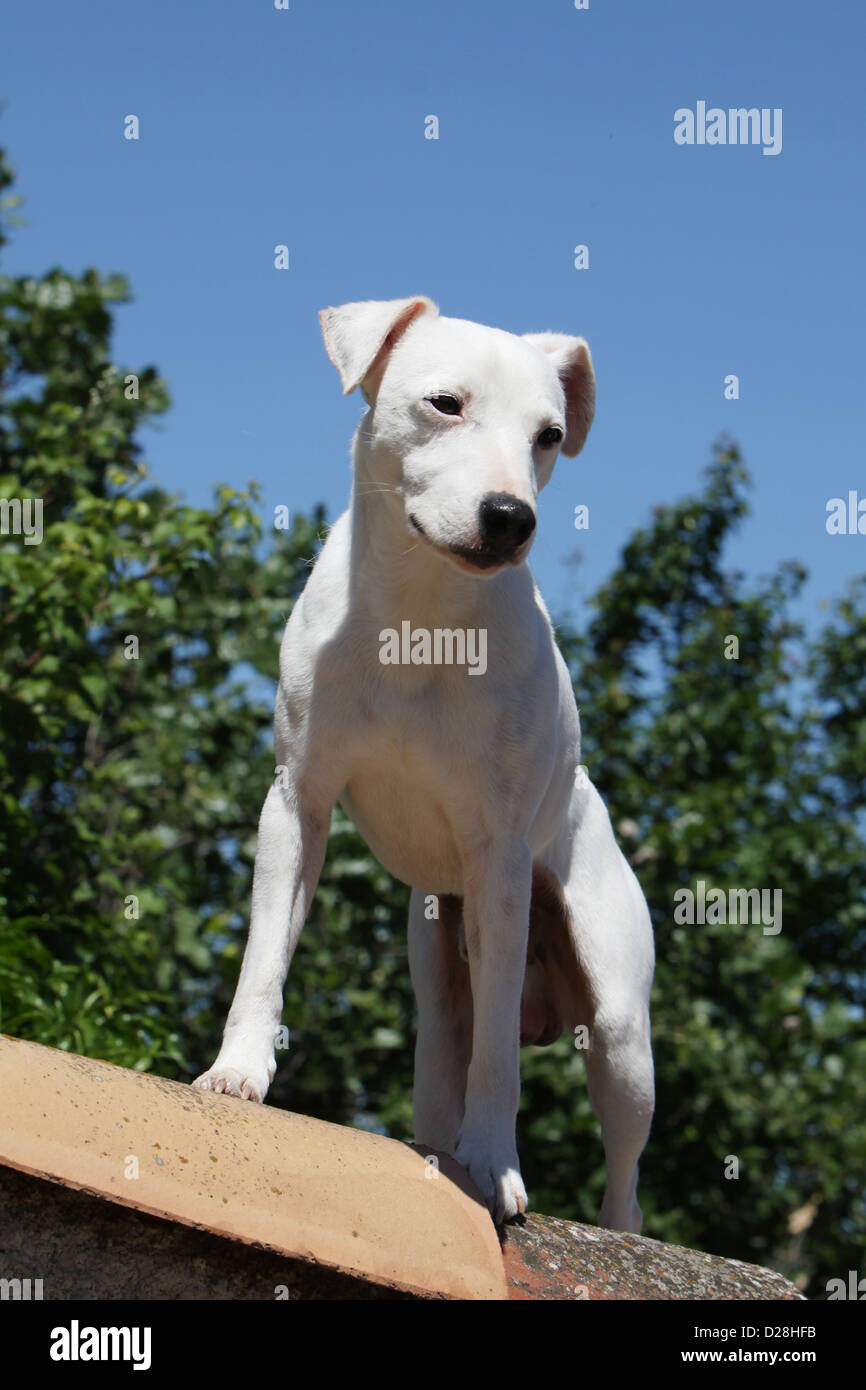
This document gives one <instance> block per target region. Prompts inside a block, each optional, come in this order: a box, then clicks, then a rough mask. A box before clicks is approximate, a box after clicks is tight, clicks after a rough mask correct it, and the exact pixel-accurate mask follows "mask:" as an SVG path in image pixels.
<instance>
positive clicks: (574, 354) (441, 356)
mask: <svg viewBox="0 0 866 1390" xmlns="http://www.w3.org/2000/svg"><path fill="white" fill-rule="evenodd" d="M319 318H320V320H321V324H322V333H323V335H324V339H325V347H326V348H327V351H328V356H329V357H330V359H331V361H332V362H333V364H334V366H335V367H336V368H337V371H338V372H339V373H340V379H341V381H342V383H343V390H344V392H349V391H354V389H355V387H356V386H360V387H361V389H362V391H363V393H364V398H365V399H366V401H367V403H368V405H369V406H370V411H369V412H368V414H367V416H366V417H365V420H364V423H363V427H362V428H363V450H364V457H365V460H367V468H368V480H369V481H372V482H375V483H379V484H382V485H383V486H384V487H385V488H388V489H393V490H394V494H392V495H396V496H397V497H399V498H400V499H402V506H403V507H404V509H405V520H406V524H407V526H408V527H409V528H411V529H412V530H413V531H414V532H415V533H416V534H417V535H419V536H421V537H422V538H423V540H424V542H425V543H426V544H427V545H430V546H432V547H433V548H434V549H435V550H437V551H438V552H439V553H440V554H441V555H442V556H443V557H444V558H445V559H446V560H447V561H449V562H451V563H453V564H456V565H458V566H459V567H460V568H461V569H463V570H467V571H470V572H471V573H474V574H477V575H491V574H494V573H496V571H497V570H500V569H502V568H503V566H505V565H519V564H520V563H521V562H522V561H523V560H524V559H525V558H526V555H527V553H528V551H529V548H530V546H531V544H532V538H533V535H534V533H535V524H536V516H537V506H536V499H537V497H538V493H539V491H540V490H541V488H543V487H544V485H545V483H546V482H547V481H548V480H549V478H550V475H551V473H552V472H553V465H554V463H555V462H556V457H557V454H559V453H560V452H561V453H563V454H567V455H569V456H571V457H573V456H574V455H575V454H577V453H579V452H580V450H581V449H582V447H583V444H584V441H585V439H586V436H587V434H588V432H589V427H590V425H591V424H592V417H593V411H594V407H595V375H594V373H593V369H592V359H591V358H590V355H589V348H588V347H587V345H586V343H585V342H584V340H583V338H570V337H567V336H566V335H565V334H561V333H530V334H526V335H524V336H523V337H517V336H515V335H514V334H512V333H504V332H502V331H501V330H500V329H498V328H485V327H483V326H482V325H481V324H478V323H469V322H466V321H465V320H463V319H449V318H441V317H440V316H439V311H438V309H437V308H436V305H435V304H433V303H432V302H431V300H429V299H425V298H424V297H423V296H418V297H415V298H412V299H392V300H386V301H381V302H380V301H375V300H370V301H368V302H365V303H360V304H344V305H342V307H341V308H339V309H323V310H322V312H321V313H320V315H319Z"/></svg>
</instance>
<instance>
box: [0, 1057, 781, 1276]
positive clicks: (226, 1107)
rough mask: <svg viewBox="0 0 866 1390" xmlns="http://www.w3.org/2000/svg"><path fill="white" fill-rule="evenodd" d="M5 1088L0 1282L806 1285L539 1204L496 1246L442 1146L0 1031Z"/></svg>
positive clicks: (472, 1192) (0, 1133)
mask: <svg viewBox="0 0 866 1390" xmlns="http://www.w3.org/2000/svg"><path fill="white" fill-rule="evenodd" d="M0 1098H2V1100H0V1113H2V1123H0V1280H5V1281H11V1282H9V1283H6V1284H3V1285H2V1286H0V1298H4V1299H5V1298H8V1297H12V1298H15V1297H19V1296H21V1297H27V1296H30V1297H33V1296H34V1294H33V1292H32V1291H31V1289H28V1291H27V1292H25V1281H27V1280H30V1281H31V1287H32V1281H34V1280H41V1281H42V1286H41V1291H40V1292H41V1296H42V1297H44V1298H45V1299H64V1300H66V1299H106V1300H113V1299H142V1300H148V1299H206V1300H218V1299H232V1300H236V1299H246V1300H269V1301H273V1300H274V1299H277V1298H284V1299H293V1300H295V1299H340V1300H344V1299H384V1298H392V1299H393V1298H397V1299H413V1298H415V1299H417V1298H422V1299H428V1298H445V1299H471V1300H474V1299H484V1300H489V1299H514V1300H518V1301H525V1300H533V1301H549V1300H558V1301H560V1300H565V1299H568V1300H576V1299H577V1300H588V1301H590V1302H596V1301H608V1300H620V1299H629V1300H634V1299H641V1300H647V1299H664V1300H677V1301H679V1300H682V1299H689V1300H719V1299H724V1300H731V1299H736V1300H742V1299H750V1300H755V1299H757V1300H778V1299H784V1300H793V1299H802V1295H801V1294H800V1292H799V1291H798V1290H797V1289H796V1288H795V1287H794V1286H793V1285H792V1284H790V1283H789V1282H788V1281H787V1280H786V1279H784V1278H783V1277H782V1276H781V1275H779V1274H776V1273H774V1272H773V1271H771V1270H767V1269H763V1268H761V1267H760V1266H758V1265H751V1264H743V1263H741V1262H740V1261H737V1260H727V1259H720V1258H718V1257H717V1256H713V1255H706V1254H703V1253H701V1252H700V1251H695V1250H685V1249H682V1248H681V1247H679V1246H675V1245H665V1244H662V1243H661V1242H660V1241H655V1240H651V1239H647V1238H646V1237H642V1236H630V1235H622V1234H619V1233H617V1232H613V1231H604V1230H600V1229H599V1228H598V1227H595V1226H583V1225H579V1224H577V1223H574V1222H569V1221H561V1220H557V1219H555V1218H553V1217H547V1216H539V1215H536V1214H535V1213H532V1214H530V1216H529V1217H528V1218H527V1219H526V1220H525V1221H524V1222H523V1223H522V1224H514V1225H511V1226H509V1227H507V1228H506V1229H505V1231H504V1232H503V1233H502V1237H501V1239H502V1248H501V1250H500V1242H499V1239H498V1238H497V1234H496V1231H495V1229H494V1226H493V1223H492V1222H491V1220H490V1216H489V1214H488V1212H487V1209H486V1207H485V1206H484V1204H483V1202H482V1201H481V1198H480V1195H479V1193H478V1192H477V1190H476V1189H475V1187H474V1186H473V1184H472V1183H471V1181H470V1180H469V1178H468V1176H467V1174H466V1173H465V1172H464V1171H463V1169H462V1168H460V1167H459V1165H458V1164H456V1163H455V1162H454V1160H453V1159H451V1158H448V1157H446V1156H445V1155H441V1154H440V1155H437V1160H438V1167H437V1165H433V1164H429V1163H427V1162H426V1161H425V1159H426V1154H427V1151H426V1150H425V1149H424V1148H423V1147H421V1146H418V1145H415V1146H412V1145H409V1144H400V1143H397V1142H396V1141H395V1140H392V1139H384V1138H382V1137H381V1136H379V1135H375V1134H368V1133H366V1132H364V1131H361V1130H355V1129H349V1128H346V1127H344V1126H340V1125H332V1124H326V1123H325V1122H324V1121H321V1120H312V1119H309V1118H307V1117H306V1116H303V1115H293V1114H290V1113H289V1112H288V1111H284V1110H276V1109H274V1108H272V1107H270V1106H259V1105H253V1104H251V1103H250V1102H248V1101H240V1100H237V1099H235V1098H233V1097H231V1096H223V1095H216V1094H213V1093H212V1092H206V1091H196V1090H193V1089H192V1087H189V1086H182V1085H179V1084H177V1083H176V1082H173V1081H166V1080H165V1079H163V1078H162V1077H158V1076H147V1075H144V1074H142V1073H140V1072H134V1071H128V1070H126V1069H125V1068H123V1067H114V1066H111V1065H110V1064H109V1063H107V1062H100V1061H94V1060H91V1059H89V1058H86V1057H77V1056H75V1055H73V1054H71V1053H68V1052H61V1051H57V1050H55V1049H53V1048H49V1047H41V1046H39V1045H38V1044H36V1043H28V1042H22V1041H19V1040H18V1039H16V1038H8V1037H4V1036H3V1035H0ZM431 1174H437V1175H436V1176H431ZM19 1280H20V1281H22V1282H21V1284H20V1285H19V1284H18V1283H17V1281H19ZM37 1296H38V1295H37Z"/></svg>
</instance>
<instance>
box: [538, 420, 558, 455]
mask: <svg viewBox="0 0 866 1390" xmlns="http://www.w3.org/2000/svg"><path fill="white" fill-rule="evenodd" d="M563 438H564V435H563V433H562V430H561V429H560V428H559V425H548V427H547V429H546V430H542V431H541V434H540V435H539V436H538V438H537V440H536V441H535V442H536V444H540V445H541V447H542V449H553V448H555V447H556V445H557V444H561V443H562V441H563Z"/></svg>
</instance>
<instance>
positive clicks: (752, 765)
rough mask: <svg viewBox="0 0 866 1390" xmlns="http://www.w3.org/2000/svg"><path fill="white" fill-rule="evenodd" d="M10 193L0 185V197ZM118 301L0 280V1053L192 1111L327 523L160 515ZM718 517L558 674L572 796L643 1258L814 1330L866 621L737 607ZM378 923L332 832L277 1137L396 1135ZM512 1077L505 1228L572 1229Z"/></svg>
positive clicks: (398, 1049) (858, 1079) (540, 1117)
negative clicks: (599, 884) (18, 1039)
mask: <svg viewBox="0 0 866 1390" xmlns="http://www.w3.org/2000/svg"><path fill="white" fill-rule="evenodd" d="M10 181H11V174H10V171H9V169H8V166H7V165H6V164H5V162H4V161H3V160H2V158H0V195H2V194H3V193H4V191H5V189H6V188H8V187H9V185H10ZM8 205H9V201H8V199H6V206H7V208H8ZM0 215H2V210H0ZM2 240H3V230H2V226H0V244H2ZM128 294H129V291H128V287H127V284H126V282H125V281H124V280H123V278H122V277H121V276H118V275H109V276H101V275H99V274H98V273H97V272H96V271H93V270H89V271H87V272H85V274H84V275H82V276H80V277H77V278H76V277H73V276H70V275H67V274H66V273H65V272H63V271H62V270H59V269H52V270H50V271H49V272H48V273H47V274H45V275H44V276H42V277H41V278H28V277H18V278H14V277H5V276H4V277H0V507H3V504H4V501H5V503H7V504H11V505H7V506H6V508H5V510H4V512H3V515H4V517H5V523H4V526H5V529H4V532H3V534H0V657H2V660H0V1028H2V1029H3V1030H4V1031H6V1032H11V1033H14V1034H18V1035H20V1036H22V1037H27V1038H33V1039H35V1040H37V1041H40V1042H44V1043H48V1044H50V1045H52V1046H56V1047H64V1048H70V1049H72V1050H74V1051H78V1052H82V1053H86V1054H89V1055H93V1056H101V1057H105V1058H107V1059H109V1060H111V1061H115V1062H118V1063H122V1064H125V1065H128V1066H136V1067H139V1068H143V1069H148V1068H152V1069H153V1070H155V1071H158V1072H160V1073H162V1074H164V1075H168V1076H173V1077H177V1078H179V1079H191V1077H192V1076H193V1075H195V1073H196V1072H197V1071H198V1070H200V1069H202V1068H203V1067H204V1066H205V1065H207V1064H209V1063H210V1061H212V1060H213V1056H214V1055H215V1050H216V1047H217V1045H218V1041H219V1035H220V1031H221V1027H222V1023H223V1021H224V1017H225V1013H226V1010H227V1007H228V1003H229V1001H230V997H231V992H232V989H233V987H234V983H235V979H236V976H237V970H238V966H239V962H240V955H241V952H242V949H243V942H244V935H245V926H246V921H247V916H248V910H249V890H250V882H251V865H252V856H253V853H254V847H255V825H256V820H257V816H258V812H259V808H260V805H261V802H262V799H263V796H264V793H265V790H266V788H267V786H268V784H269V782H270V779H271V778H272V776H273V753H272V749H271V742H270V723H271V709H272V696H273V683H274V680H275V677H276V672H277V659H278V643H279V634H280V630H281V628H282V625H283V623H284V621H285V619H286V617H287V616H288V614H289V612H290V611H291V607H292V603H293V602H294V599H295V598H296V596H297V595H298V593H299V592H300V590H301V588H302V586H303V583H304V581H305V578H306V575H307V573H308V566H309V562H310V559H311V558H312V557H313V556H314V554H315V551H316V547H317V544H318V536H319V534H320V531H321V527H322V525H323V521H324V518H323V515H322V513H321V512H318V513H317V514H316V515H315V516H314V517H312V518H309V519H307V518H304V517H296V518H295V519H294V522H293V528H292V530H291V531H290V532H288V533H284V532H273V531H272V532H271V534H270V535H269V537H268V538H267V539H265V538H264V537H263V533H262V526H261V522H260V519H259V517H258V514H257V494H256V491H255V488H254V487H253V486H252V485H251V486H250V488H249V489H248V490H247V491H245V492H237V491H235V490H234V489H232V488H229V487H219V488H217V490H216V493H215V497H214V502H213V505H212V507H210V508H192V507H188V506H186V505H185V504H184V503H183V502H182V501H181V500H180V499H178V498H176V497H173V496H171V495H169V494H168V493H166V492H165V491H164V490H162V489H160V488H158V487H156V486H155V484H154V482H153V480H152V479H151V478H150V477H149V475H148V472H147V469H146V466H145V464H144V463H143V461H142V457H141V449H140V446H139V444H138V443H137V435H138V433H139V432H140V429H141V427H142V426H143V425H145V424H146V423H147V422H148V421H150V420H152V419H154V418H155V417H158V416H159V414H160V413H161V412H163V411H164V410H165V409H166V406H167V404H168V396H167V392H166V388H165V385H164V383H163V382H162V381H161V380H160V378H159V376H158V374H157V372H156V370H155V369H154V368H153V367H142V368H138V369H136V368H129V367H127V366H121V365H119V364H117V363H115V362H113V361H112V357H111V351H110V333H111V308H112V305H114V304H116V303H120V302H123V301H124V300H126V299H127V298H128ZM25 499H37V500H41V502H42V506H43V514H42V521H43V536H42V541H41V544H38V545H29V544H26V543H25V537H24V536H23V535H22V534H20V532H17V533H16V531H15V529H14V525H13V523H14V522H15V520H16V511H15V505H14V504H15V503H16V502H17V503H19V504H20V503H21V502H22V501H23V500H25ZM746 511H747V478H746V473H745V470H744V468H743V465H742V463H741V461H740V459H739V456H738V454H737V451H736V449H734V448H733V447H730V446H729V447H720V448H719V449H718V450H717V452H716V456H715V458H714V460H713V463H712V465H711V467H710V469H709V470H708V473H707V476H706V479H705V482H704V484H703V485H702V486H701V488H700V490H698V491H697V492H696V493H695V495H694V496H692V497H688V498H685V499H684V500H682V501H681V502H679V503H677V504H676V505H674V506H671V507H666V508H659V509H657V511H656V514H655V516H654V517H653V518H652V521H651V523H650V524H649V525H648V526H647V527H646V528H645V529H642V530H640V531H638V532H637V534H635V535H634V536H633V537H632V538H631V539H630V541H629V542H628V544H627V545H626V547H625V549H624V551H623V554H622V557H621V560H620V563H619V564H618V566H617V568H616V570H615V572H614V574H613V575H612V576H611V578H610V580H609V581H608V583H607V584H605V585H604V586H603V588H602V589H601V591H600V592H599V593H598V595H597V596H596V598H595V600H594V603H593V605H592V606H591V609H590V613H589V615H588V617H587V620H586V621H585V622H584V623H583V624H582V625H581V627H580V629H579V630H571V629H570V628H568V627H566V626H563V627H562V629H561V630H560V633H559V638H560V642H561V645H562V648H563V651H564V652H565V654H566V657H567V659H568V660H569V662H570V664H571V667H572V670H573V673H574V679H575V689H576V693H577V697H578V703H579V705H580V707H581V711H582V719H583V727H584V740H585V746H584V752H583V761H584V762H585V763H586V764H587V765H588V766H589V768H590V771H591V774H592V776H593V778H594V780H595V781H596V783H597V784H598V786H599V787H600V789H601V790H602V792H603V794H604V795H605V797H606V798H607V800H608V803H609V805H610V808H611V813H612V816H613V819H614V824H615V826H616V827H617V829H618V832H619V836H620V840H621V843H622V844H623V846H624V848H625V850H626V852H627V853H628V854H629V856H630V858H631V860H632V862H633V863H634V865H635V867H636V870H637V872H638V874H639V876H640V878H641V880H642V883H643V885H644V888H645V891H646V894H647V898H648V900H649V903H650V907H651V911H652V913H653V918H654V922H655V929H656V938H657V949H658V969H657V977H656V986H655V996H654V1045H655V1055H656V1065H657V1076H658V1108H657V1115H656V1120H655V1124H654V1127H653V1132H652V1135H651V1138H650V1143H649V1146H648V1148H647V1152H646V1155H645V1159H644V1163H643V1165H642V1201H643V1205H644V1212H645V1218H646V1225H645V1230H646V1233H647V1234H649V1235H654V1236H657V1237H659V1238H662V1239H665V1240H672V1241H679V1242H682V1243H685V1244H688V1245H694V1246H698V1247H703V1248H705V1249H708V1250H712V1251H714V1252H715V1253H718V1254H727V1255H731V1256H736V1257H739V1258H743V1259H751V1260H758V1261H762V1262H765V1263H767V1264H770V1265H773V1266H775V1267H777V1268H779V1269H782V1270H783V1271H785V1272H787V1273H789V1274H790V1275H793V1276H795V1277H797V1278H798V1279H799V1280H800V1282H801V1283H802V1284H804V1285H805V1284H807V1283H808V1284H809V1289H810V1291H811V1292H813V1293H814V1294H815V1296H818V1297H820V1296H821V1295H822V1292H823V1287H824V1282H825V1280H826V1279H827V1278H829V1277H831V1276H834V1275H839V1274H844V1273H845V1272H846V1271H847V1270H848V1269H849V1268H859V1267H860V1261H861V1260H862V1250H863V1246H864V1234H866V1211H864V1194H863V1181H862V1175H863V1170H864V1158H866V1121H864V1115H866V1065H864V1063H866V1041H864V1028H863V1008H864V1002H866V1001H864V973H863V967H862V961H863V947H864V935H866V922H864V919H866V906H864V838H866V830H864V812H863V807H864V776H866V757H864V754H866V662H864V655H866V603H864V597H866V593H864V586H863V585H862V584H860V585H855V586H853V587H852V588H851V590H850V592H849V593H847V594H846V595H844V596H843V597H842V598H840V600H839V602H838V603H837V605H836V606H835V608H834V610H833V612H832V613H831V614H830V616H829V621H828V622H827V624H826V626H825V628H824V630H823V632H821V633H820V634H819V635H818V637H817V639H813V640H811V641H810V640H807V638H806V635H805V634H804V633H803V632H802V631H801V629H800V628H799V627H798V626H797V625H796V624H795V623H794V622H793V621H792V620H791V618H790V608H791V604H792V601H793V600H794V599H795V598H796V595H797V593H798V592H799V589H800V587H801V585H802V582H803V579H804V571H803V569H802V567H800V566H798V565H787V566H783V567H781V568H780V569H779V571H778V572H777V573H776V574H775V575H773V576H771V577H770V578H769V579H768V580H766V581H764V582H762V583H758V584H754V583H751V584H750V583H747V582H746V581H745V580H744V579H743V577H742V576H740V575H736V574H731V573H729V572H727V571H726V570H725V569H724V567H723V561H724V548H725V543H726V541H727V540H728V538H729V537H730V535H731V533H732V532H733V530H734V529H735V527H736V526H737V524H738V523H739V522H740V521H741V519H742V518H743V517H744V516H745V515H746ZM732 635H733V636H736V637H737V638H738V641H739V655H738V657H737V658H736V659H732V658H731V654H730V642H729V641H728V639H729V638H730V637H731V636H732ZM131 638H135V639H136V642H137V655H136V651H135V645H136V644H135V643H133V642H131V641H130V640H129V639H131ZM726 652H727V654H726ZM699 879H703V880H705V881H706V882H707V883H708V884H710V885H712V886H714V887H720V888H725V889H727V888H729V887H731V888H750V887H759V888H771V889H772V888H780V889H782V891H783V904H784V906H783V926H782V930H781V932H779V933H778V935H765V934H764V933H763V931H762V930H761V927H760V926H759V925H731V924H725V925H721V924H719V925H703V926H701V925H694V926H689V925H684V924H678V923H677V922H676V921H675V917H674V907H675V896H674V895H675V894H676V893H677V891H678V890H679V889H682V888H694V887H695V885H696V882H697V881H698V880H699ZM132 898H134V899H136V900H137V903H138V914H139V915H138V916H135V915H134V910H133V905H131V904H130V899H132ZM407 898H408V894H407V890H406V889H405V888H404V887H403V886H402V885H400V884H395V883H394V882H393V881H392V880H391V879H390V878H389V877H388V875H387V874H386V873H385V872H384V871H383V870H382V869H381V867H380V866H379V865H378V864H377V863H376V862H375V861H374V859H373V858H372V856H371V855H370V854H369V852H368V851H367V849H366V847H365V846H364V845H363V843H362V842H361V840H360V839H359V837H358V836H357V834H356V833H355V831H354V830H353V828H352V827H351V825H350V824H349V823H348V821H347V820H346V818H345V817H344V816H343V815H342V814H341V813H340V812H339V811H337V812H336V813H335V816H334V821H333V825H332V832H331V839H330V845H329V853H328V858H327V861H326V865H325V869H324V872H323V875H322V880H321V885H320V889H319V892H318V894H317V897H316V901H315V903H314V906H313V910H312V912H311V916H310V921H309V923H308V925H307V928H306V930H305V932H304V934H303V936H302V939H301V944H300V946H299V949H298V953H297V955H296V958H295V963H294V965H293V968H292V971H291V974H290V978H289V983H288V986H287V990H286V1006H285V1012H284V1017H285V1019H286V1021H287V1023H288V1024H289V1026H290V1028H291V1046H290V1047H289V1049H288V1051H287V1052H286V1053H284V1054H283V1055H282V1057H281V1063H280V1068H279V1071H278V1073H277V1078H276V1081H275V1084H274V1086H273V1088H272V1090H271V1095H270V1099H271V1101H272V1102H273V1103H275V1104H280V1105H287V1106H290V1107H291V1108H292V1109H295V1110H299V1111H303V1112H306V1113H309V1114H313V1115H317V1116H320V1117H322V1118H326V1119H331V1120H336V1121H339V1122H348V1123H354V1124H365V1125H371V1126H376V1127H379V1128H381V1129H383V1130H384V1131H386V1132H388V1133H392V1134H394V1135H396V1136H398V1137H405V1136H407V1135H408V1134H409V1133H410V1129H411V1078H412V1048H413V1030H414V1009H413V1002H412V994H411V987H410V983H409V972H408V965H407V959H406V944H405V911H406V905H407ZM523 1061H524V1088H523V1096H522V1101H521V1114H520V1120H519V1129H520V1149H521V1157H522V1160H523V1166H524V1172H525V1176H526V1179H527V1183H528V1186H529V1188H530V1195H531V1198H532V1200H533V1202H534V1204H535V1205H536V1207H538V1208H539V1209H542V1210H546V1211H548V1212H550V1213H552V1214H555V1215H556V1214H558V1215H563V1216H567V1217H572V1218H578V1219H585V1220H590V1221H592V1220H594V1219H595V1216H596V1213H597V1210H598V1203H599V1201H600V1197H601V1191H602V1187H603V1165H602V1158H601V1147H600V1143H599V1141H598V1128H597V1125H596V1122H595V1120H594V1118H593V1116H592V1113H591V1111H590V1108H589V1104H588V1100H587V1097H586V1089H585V1085H584V1081H583V1065H582V1062H581V1059H580V1055H579V1053H578V1052H576V1051H575V1049H574V1048H573V1047H572V1046H571V1043H570V1040H569V1039H561V1040H560V1041H559V1042H558V1043H556V1044H554V1045H553V1047H551V1048H546V1049H541V1048H528V1049H525V1050H524V1054H523ZM731 1156H733V1157H736V1158H737V1159H738V1160H739V1168H740V1175H739V1177H738V1178H736V1179H734V1178H729V1177H726V1176H725V1170H726V1164H727V1165H728V1168H730V1161H729V1160H730V1157H731Z"/></svg>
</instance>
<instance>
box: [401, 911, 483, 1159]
mask: <svg viewBox="0 0 866 1390" xmlns="http://www.w3.org/2000/svg"><path fill="white" fill-rule="evenodd" d="M427 903H433V904H435V910H436V911H437V912H438V917H434V918H429V919H428V917H427V915H426V911H425V905H426V904H427ZM461 919H462V903H461V901H460V899H459V898H453V897H446V896H444V895H442V896H440V897H439V898H438V899H437V898H435V897H432V896H430V895H428V896H427V897H425V895H424V894H423V893H420V892H418V891H417V889H413V890H412V898H411V902H410V906H409V969H410V972H411V975H412V985H413V987H414V990H415V998H416V1000H417V1003H418V1037H417V1042H416V1045H415V1086H414V1092H413V1106H414V1120H415V1124H414V1128H415V1139H416V1142H417V1143H419V1144H429V1145H430V1147H431V1148H432V1149H439V1150H441V1151H442V1152H444V1153H450V1154H453V1152H454V1150H455V1148H456V1147H457V1135H458V1132H459V1129H460V1125H461V1124H462V1122H463V1108H464V1103H465V1096H466V1075H467V1072H468V1069H469V1060H470V1057H471V1054H472V991H471V987H470V981H469V966H468V965H467V963H466V961H465V960H464V959H463V958H462V956H461V954H460V951H459V946H458V930H459V927H460V923H461Z"/></svg>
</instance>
